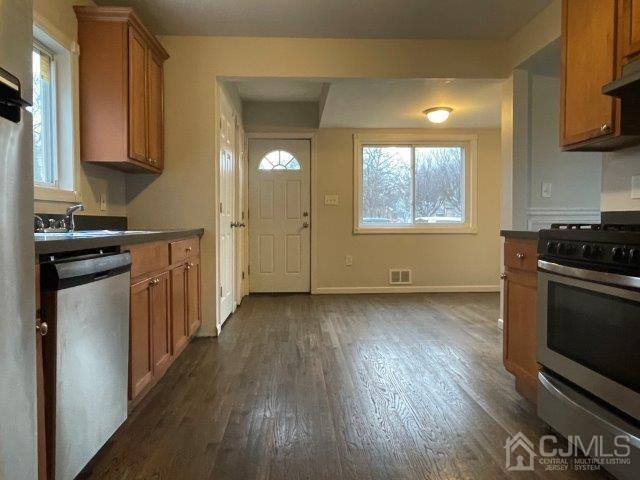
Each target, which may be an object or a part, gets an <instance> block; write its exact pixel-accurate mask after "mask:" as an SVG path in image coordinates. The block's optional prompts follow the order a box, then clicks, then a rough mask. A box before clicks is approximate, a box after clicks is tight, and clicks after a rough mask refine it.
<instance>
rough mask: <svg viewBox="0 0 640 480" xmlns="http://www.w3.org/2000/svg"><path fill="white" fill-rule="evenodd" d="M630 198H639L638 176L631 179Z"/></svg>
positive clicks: (639, 178)
mask: <svg viewBox="0 0 640 480" xmlns="http://www.w3.org/2000/svg"><path fill="white" fill-rule="evenodd" d="M631 198H640V175H634V176H633V177H631Z"/></svg>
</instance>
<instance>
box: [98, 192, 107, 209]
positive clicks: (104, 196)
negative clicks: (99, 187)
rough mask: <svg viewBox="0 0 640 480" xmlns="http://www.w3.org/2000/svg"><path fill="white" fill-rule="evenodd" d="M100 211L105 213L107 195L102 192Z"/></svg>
mask: <svg viewBox="0 0 640 480" xmlns="http://www.w3.org/2000/svg"><path fill="white" fill-rule="evenodd" d="M100 210H101V211H103V212H106V211H107V194H106V192H102V193H101V194H100Z"/></svg>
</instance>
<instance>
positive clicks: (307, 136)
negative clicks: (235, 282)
mask: <svg viewBox="0 0 640 480" xmlns="http://www.w3.org/2000/svg"><path fill="white" fill-rule="evenodd" d="M245 137H246V138H245V152H249V141H250V140H252V139H282V140H309V142H310V144H311V157H310V159H311V185H310V187H311V272H310V275H311V279H310V280H311V293H312V294H314V293H317V287H316V264H317V259H316V247H317V245H318V242H317V231H316V228H315V227H316V221H317V215H318V213H317V207H318V205H317V199H316V193H317V190H316V186H317V168H316V134H315V133H313V132H299V133H247V134H246V135H245ZM247 176H249V175H247ZM249 188H251V186H250V185H249ZM248 228H249V223H247V236H246V238H247V241H249V239H250V238H251V235H250V234H249V232H248ZM247 261H248V259H247ZM249 282H251V277H249Z"/></svg>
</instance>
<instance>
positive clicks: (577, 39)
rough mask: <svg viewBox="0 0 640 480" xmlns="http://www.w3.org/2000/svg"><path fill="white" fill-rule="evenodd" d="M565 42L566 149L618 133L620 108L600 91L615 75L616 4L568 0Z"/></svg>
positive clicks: (563, 107)
mask: <svg viewBox="0 0 640 480" xmlns="http://www.w3.org/2000/svg"><path fill="white" fill-rule="evenodd" d="M562 38H563V55H562V102H561V119H560V125H561V126H560V129H561V132H560V137H561V138H560V140H561V144H562V145H563V146H568V145H571V144H575V143H579V142H584V141H587V140H591V139H595V138H599V137H604V136H607V135H611V134H613V133H615V130H616V125H615V114H616V111H615V108H616V104H615V101H614V99H613V98H612V97H609V96H607V95H603V94H602V91H601V89H602V86H603V85H605V84H606V83H609V82H610V81H612V80H613V79H614V78H615V74H616V59H615V38H616V0H564V2H563V11H562Z"/></svg>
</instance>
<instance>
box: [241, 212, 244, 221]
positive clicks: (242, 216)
mask: <svg viewBox="0 0 640 480" xmlns="http://www.w3.org/2000/svg"><path fill="white" fill-rule="evenodd" d="M241 219H242V220H244V211H243V212H242V215H241Z"/></svg>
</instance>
